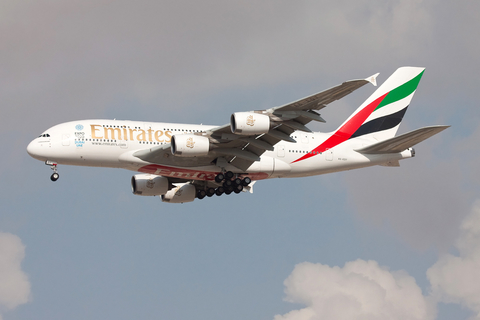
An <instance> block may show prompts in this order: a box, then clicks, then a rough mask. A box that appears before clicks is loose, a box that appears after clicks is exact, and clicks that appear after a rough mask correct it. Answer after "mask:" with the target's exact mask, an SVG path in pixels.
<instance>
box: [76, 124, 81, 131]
mask: <svg viewBox="0 0 480 320" xmlns="http://www.w3.org/2000/svg"><path fill="white" fill-rule="evenodd" d="M75 129H77V131H82V130H83V126H82V125H81V124H77V125H76V126H75Z"/></svg>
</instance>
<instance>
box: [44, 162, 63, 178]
mask: <svg viewBox="0 0 480 320" xmlns="http://www.w3.org/2000/svg"><path fill="white" fill-rule="evenodd" d="M45 164H46V165H47V166H50V168H51V169H52V170H53V173H52V175H51V176H50V180H52V181H57V180H58V178H60V175H59V174H58V171H57V164H56V163H55V162H52V161H48V160H47V161H45Z"/></svg>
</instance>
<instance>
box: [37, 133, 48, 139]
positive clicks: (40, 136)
mask: <svg viewBox="0 0 480 320" xmlns="http://www.w3.org/2000/svg"><path fill="white" fill-rule="evenodd" d="M38 137H39V138H50V135H49V134H48V133H44V134H41V135H39V136H38Z"/></svg>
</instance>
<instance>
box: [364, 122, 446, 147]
mask: <svg viewBox="0 0 480 320" xmlns="http://www.w3.org/2000/svg"><path fill="white" fill-rule="evenodd" d="M449 127H450V126H429V127H424V128H420V129H417V130H414V131H411V132H408V133H405V134H402V135H399V136H397V137H393V138H390V139H387V140H384V141H381V142H378V143H375V144H373V145H370V146H367V147H365V148H361V149H357V150H355V151H357V152H360V153H363V154H385V153H397V152H402V151H404V150H406V149H408V148H411V147H413V146H414V145H416V144H418V143H420V142H422V141H423V140H426V139H428V138H430V137H431V136H434V135H436V134H437V133H439V132H442V131H443V130H445V129H447V128H449Z"/></svg>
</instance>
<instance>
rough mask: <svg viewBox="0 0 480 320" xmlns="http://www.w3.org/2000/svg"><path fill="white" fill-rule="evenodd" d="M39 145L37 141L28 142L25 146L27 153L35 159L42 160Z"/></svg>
mask: <svg viewBox="0 0 480 320" xmlns="http://www.w3.org/2000/svg"><path fill="white" fill-rule="evenodd" d="M41 149H42V147H41V145H40V144H39V143H38V141H37V139H35V140H33V141H32V142H30V143H29V144H28V146H27V153H28V154H29V155H30V156H31V157H32V158H35V159H38V160H43V159H42V158H41Z"/></svg>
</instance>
